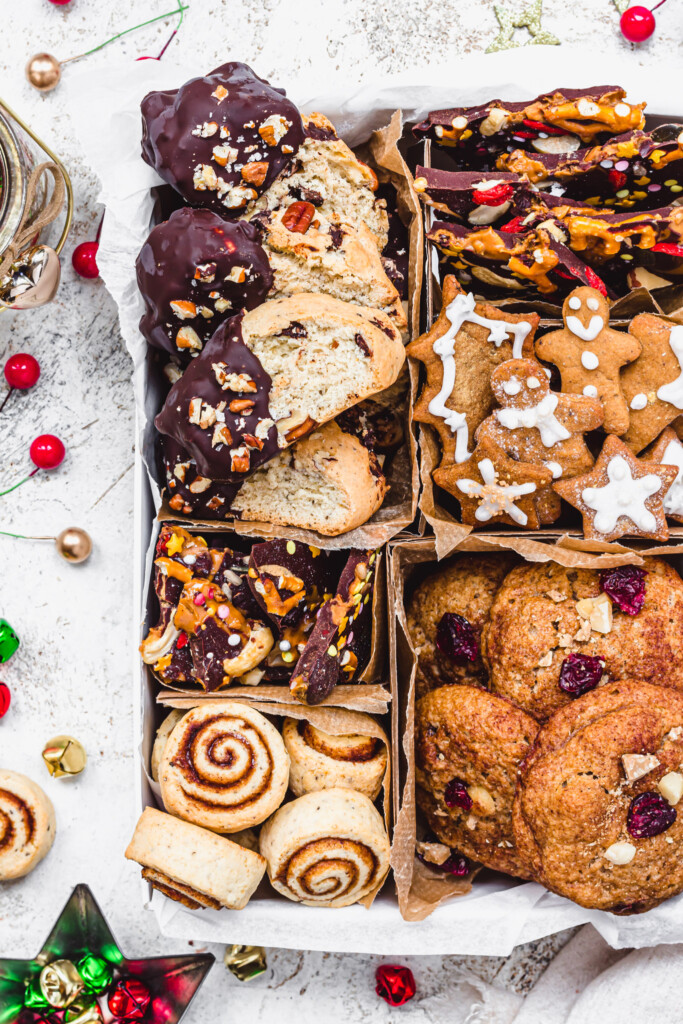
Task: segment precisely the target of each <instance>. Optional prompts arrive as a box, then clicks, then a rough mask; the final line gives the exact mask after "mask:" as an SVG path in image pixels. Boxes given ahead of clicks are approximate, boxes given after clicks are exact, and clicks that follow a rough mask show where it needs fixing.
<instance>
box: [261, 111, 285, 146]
mask: <svg viewBox="0 0 683 1024" xmlns="http://www.w3.org/2000/svg"><path fill="white" fill-rule="evenodd" d="M291 127H292V123H291V121H288V120H287V118H286V117H283V116H282V114H271V115H270V117H267V118H266V119H265V121H263V122H262V123H261V124H260V125H259V129H258V133H259V135H260V136H261V138H262V139H263V141H264V142H265V144H266V145H267V146H277V144H278V142H279V141H280V139H281V138H282V137H283V136H284V135H286V134H287V132H288V131H289V129H290V128H291Z"/></svg>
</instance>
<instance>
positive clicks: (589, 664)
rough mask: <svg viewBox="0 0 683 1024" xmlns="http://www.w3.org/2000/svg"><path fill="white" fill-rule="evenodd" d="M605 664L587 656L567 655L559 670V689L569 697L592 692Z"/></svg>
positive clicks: (598, 659) (600, 659)
mask: <svg viewBox="0 0 683 1024" xmlns="http://www.w3.org/2000/svg"><path fill="white" fill-rule="evenodd" d="M604 668H605V663H604V661H603V660H602V658H593V657H591V656H590V655H589V654H568V655H567V657H566V658H565V659H564V661H563V662H562V668H561V669H560V689H561V690H563V691H564V692H565V693H568V694H569V696H570V697H580V696H581V694H583V693H588V691H589V690H594V689H595V687H596V686H597V685H598V683H599V682H600V679H601V678H602V673H603V671H604Z"/></svg>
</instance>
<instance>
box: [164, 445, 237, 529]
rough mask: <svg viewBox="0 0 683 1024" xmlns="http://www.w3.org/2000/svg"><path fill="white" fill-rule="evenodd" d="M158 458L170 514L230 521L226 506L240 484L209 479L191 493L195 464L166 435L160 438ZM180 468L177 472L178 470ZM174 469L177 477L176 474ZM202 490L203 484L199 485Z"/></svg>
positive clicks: (196, 474)
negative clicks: (161, 463) (161, 464)
mask: <svg viewBox="0 0 683 1024" xmlns="http://www.w3.org/2000/svg"><path fill="white" fill-rule="evenodd" d="M160 443H161V459H162V462H163V465H164V472H165V476H166V487H167V488H168V494H167V499H168V501H169V503H170V505H171V508H172V509H173V512H174V513H177V514H178V515H183V516H190V515H191V516H193V517H194V518H195V519H230V518H231V517H232V512H231V511H230V507H231V505H232V503H233V501H234V500H235V495H236V494H237V493H238V491H239V489H240V484H239V483H237V484H228V483H224V482H222V481H220V480H212V481H211V483H210V484H209V486H208V487H206V488H205V489H204V490H201V491H196V490H195V491H193V490H191V487H192V485H193V484H194V483H195V481H196V479H197V477H201V473H198V472H197V464H196V463H195V461H194V459H193V458H191V456H190V455H189V453H188V452H186V451H185V449H184V448H183V447H182V445H179V444H178V442H177V441H176V440H175V439H174V438H172V437H169V436H168V435H167V434H161V435H160ZM178 467H180V469H179V468H178ZM176 470H177V471H178V473H179V474H180V475H177V473H176ZM199 486H200V487H203V486H204V485H203V483H200V484H199Z"/></svg>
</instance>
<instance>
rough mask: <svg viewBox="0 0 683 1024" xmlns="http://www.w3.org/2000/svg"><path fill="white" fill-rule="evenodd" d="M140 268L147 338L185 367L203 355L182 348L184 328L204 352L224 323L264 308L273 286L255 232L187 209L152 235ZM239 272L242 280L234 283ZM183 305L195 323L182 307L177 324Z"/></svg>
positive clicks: (206, 212)
mask: <svg viewBox="0 0 683 1024" xmlns="http://www.w3.org/2000/svg"><path fill="white" fill-rule="evenodd" d="M136 267H137V277H138V288H139V289H140V292H141V294H142V297H143V299H144V301H145V307H146V312H145V314H144V316H143V317H142V319H141V320H140V331H141V333H142V334H143V336H144V337H145V338H146V339H147V341H148V342H149V343H150V345H154V346H155V347H156V348H161V349H165V350H166V351H167V352H171V353H173V355H179V356H180V357H181V358H183V359H185V360H187V359H189V358H190V356H193V355H196V354H197V351H198V350H197V349H191V348H187V347H186V346H183V345H177V344H176V337H177V334H178V331H179V330H180V329H181V328H182V327H191V328H192V329H193V331H195V332H196V334H197V335H198V337H199V340H200V342H201V344H202V345H203V344H204V342H205V341H207V340H208V339H209V338H210V337H211V335H212V334H214V333H215V331H216V330H217V329H218V327H220V325H221V324H222V323H223V322H224V321H225V320H227V319H229V318H230V317H231V316H234V315H235V314H236V313H239V312H241V311H243V310H247V309H254V307H255V306H258V305H260V304H261V303H262V302H263V301H264V299H265V297H266V295H267V294H268V292H269V290H270V287H271V285H272V283H273V274H272V271H271V269H270V264H269V262H268V257H267V255H266V253H265V250H264V249H263V247H262V246H261V245H260V244H259V234H258V230H257V228H256V227H255V226H254V225H252V224H250V223H249V222H248V221H225V220H222V219H221V218H220V217H219V216H218V215H217V214H215V213H211V211H210V210H193V209H192V208H191V207H189V206H186V207H183V209H181V210H177V211H176V212H175V213H173V214H171V216H170V218H169V219H168V220H167V221H166V222H165V223H163V224H159V225H158V227H155V228H154V229H153V230H152V232H151V234H150V236H149V238H148V239H147V241H146V242H145V244H144V245H143V247H142V249H141V250H140V255H139V256H138V258H137V263H136ZM240 270H242V271H244V280H243V281H242V282H239V281H236V280H232V279H231V278H230V275H231V273H232V274H233V276H240ZM178 301H181V302H185V303H190V304H192V305H194V307H195V308H196V312H195V315H194V316H192V315H189V313H190V312H191V309H190V310H188V309H187V307H182V308H181V313H183V315H182V316H178V314H177V313H176V312H175V311H174V310H173V309H172V308H171V303H172V302H178ZM217 303H218V305H216V304H217ZM225 303H227V308H225V309H224V308H223V306H224V305H225ZM202 311H203V314H202ZM186 313H187V314H188V315H185V314H186ZM209 314H210V315H209Z"/></svg>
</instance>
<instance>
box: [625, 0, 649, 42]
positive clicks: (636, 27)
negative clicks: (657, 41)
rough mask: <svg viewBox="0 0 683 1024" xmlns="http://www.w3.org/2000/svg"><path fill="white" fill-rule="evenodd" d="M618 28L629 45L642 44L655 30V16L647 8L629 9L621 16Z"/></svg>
mask: <svg viewBox="0 0 683 1024" xmlns="http://www.w3.org/2000/svg"><path fill="white" fill-rule="evenodd" d="M619 28H620V29H621V34H622V35H623V36H624V38H625V39H628V41H629V43H644V42H645V40H646V39H649V38H650V36H651V35H652V33H653V32H654V30H655V16H654V14H653V13H652V11H651V10H649V9H648V8H647V7H629V8H628V10H626V11H624V13H623V14H622V16H621V21H620V22H619Z"/></svg>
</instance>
